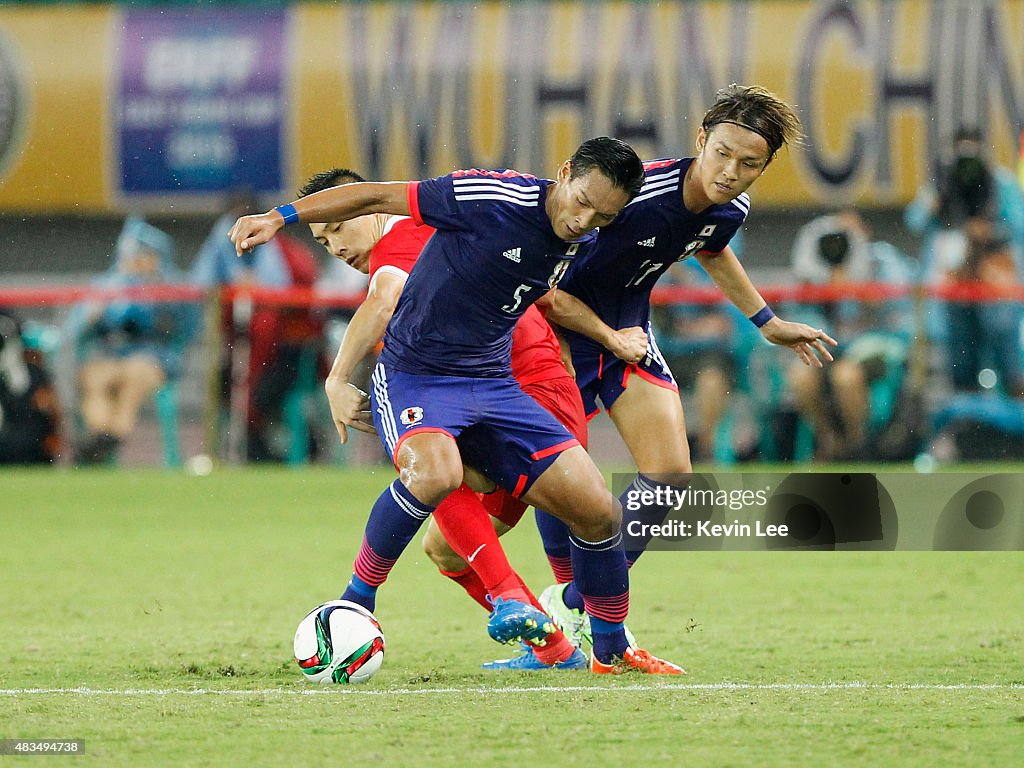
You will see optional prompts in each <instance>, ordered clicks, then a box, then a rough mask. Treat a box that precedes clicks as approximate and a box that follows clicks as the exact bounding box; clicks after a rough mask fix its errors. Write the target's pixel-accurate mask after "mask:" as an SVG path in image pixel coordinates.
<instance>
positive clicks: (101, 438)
mask: <svg viewBox="0 0 1024 768" xmlns="http://www.w3.org/2000/svg"><path fill="white" fill-rule="evenodd" d="M181 282H182V277H181V275H180V273H179V272H178V270H177V268H176V267H175V266H174V241H173V240H172V239H171V237H170V236H169V235H167V234H166V233H165V232H163V231H162V230H159V229H157V228H156V227H154V226H152V225H151V224H147V223H146V222H144V221H143V220H142V219H138V218H134V217H131V218H129V219H128V220H127V221H125V224H124V228H123V229H122V230H121V234H120V236H119V237H118V239H117V245H116V249H115V255H114V265H113V266H112V267H111V269H110V270H109V271H108V272H107V274H106V275H104V276H103V277H101V278H100V279H99V280H98V281H96V282H95V283H94V285H96V286H97V287H100V288H107V289H112V288H133V287H142V286H152V285H159V284H178V283H181ZM196 317H197V313H196V308H195V307H192V306H189V305H183V304H175V303H170V302H158V301H148V300H144V299H139V298H135V297H131V296H124V297H115V298H113V299H104V300H97V301H90V302H86V303H84V304H80V305H78V306H77V307H75V308H74V309H73V310H72V313H71V318H70V320H69V336H70V337H71V339H72V340H73V343H74V346H75V353H76V358H77V359H78V360H80V361H81V364H80V366H79V369H78V382H79V387H80V403H79V407H80V409H81V415H82V420H83V422H84V424H85V429H86V434H85V436H84V437H83V438H82V439H81V440H80V441H79V445H78V456H77V458H78V461H79V462H80V463H83V464H95V463H103V462H106V461H109V460H110V459H112V458H113V456H114V454H115V452H116V451H117V448H118V446H119V445H120V444H121V441H122V440H124V438H125V437H127V436H128V434H129V433H131V432H132V430H133V429H134V428H135V424H136V421H137V419H138V415H139V411H140V409H141V408H142V405H143V403H145V402H146V400H148V399H149V398H150V397H151V396H152V395H153V393H155V392H156V391H157V390H158V389H160V387H161V386H163V384H164V383H165V382H166V381H167V380H168V379H170V378H173V377H174V376H176V375H177V374H178V372H179V369H180V366H181V356H182V351H183V348H184V345H185V343H186V342H187V341H188V339H189V338H190V337H191V336H192V333H193V331H194V328H195V325H196Z"/></svg>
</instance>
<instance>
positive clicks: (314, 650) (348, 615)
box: [295, 600, 384, 683]
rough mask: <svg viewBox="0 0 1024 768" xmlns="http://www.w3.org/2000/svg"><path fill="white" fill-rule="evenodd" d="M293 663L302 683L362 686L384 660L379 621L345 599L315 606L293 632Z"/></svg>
mask: <svg viewBox="0 0 1024 768" xmlns="http://www.w3.org/2000/svg"><path fill="white" fill-rule="evenodd" d="M295 660H296V661H297V662H298V663H299V668H300V669H301V670H302V674H303V676H304V677H305V679H306V680H311V681H313V682H317V683H365V682H366V681H367V680H369V679H370V678H371V677H373V676H374V675H375V674H376V673H377V670H378V669H380V665H381V664H382V663H383V661H384V633H383V632H381V628H380V622H378V621H377V619H376V617H374V615H373V614H372V613H370V612H369V611H368V610H366V609H365V608H363V607H362V606H361V605H357V604H356V603H353V602H350V601H348V600H331V601H330V602H327V603H324V604H323V605H319V606H317V607H316V608H314V609H313V610H312V611H310V612H309V613H307V614H306V616H305V617H304V618H303V619H302V621H300V622H299V627H298V629H296V630H295Z"/></svg>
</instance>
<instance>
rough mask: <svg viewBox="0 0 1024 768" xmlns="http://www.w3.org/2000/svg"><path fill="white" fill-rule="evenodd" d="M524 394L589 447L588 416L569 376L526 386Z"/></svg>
mask: <svg viewBox="0 0 1024 768" xmlns="http://www.w3.org/2000/svg"><path fill="white" fill-rule="evenodd" d="M523 392H525V393H526V394H528V395H529V396H530V397H532V398H533V399H534V400H536V401H537V402H538V403H539V404H540V405H541V406H543V408H544V410H546V411H547V412H548V413H550V414H551V415H552V416H554V417H555V418H556V419H558V421H559V422H561V424H562V426H563V427H565V428H566V429H568V430H569V433H570V434H571V435H572V436H573V437H575V438H576V439H577V440H579V443H580V445H582V446H583V447H584V448H586V447H587V415H586V413H584V411H583V399H582V398H581V397H580V390H579V388H578V387H577V386H576V382H575V381H574V380H573V379H571V378H569V377H568V376H559V377H558V378H557V379H548V380H547V381H535V382H533V383H532V384H524V385H523Z"/></svg>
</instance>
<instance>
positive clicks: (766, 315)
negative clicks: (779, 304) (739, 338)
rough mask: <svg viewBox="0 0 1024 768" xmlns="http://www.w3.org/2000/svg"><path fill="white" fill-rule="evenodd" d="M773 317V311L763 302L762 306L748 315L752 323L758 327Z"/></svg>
mask: <svg viewBox="0 0 1024 768" xmlns="http://www.w3.org/2000/svg"><path fill="white" fill-rule="evenodd" d="M773 317H775V313H774V312H772V310H771V307H769V306H768V305H767V304H765V305H764V306H763V307H761V308H760V309H759V310H757V312H755V313H754V314H752V315H751V316H750V322H752V323H753V324H754V325H756V326H757V327H758V328H760V327H761V326H763V325H764V324H765V323H767V322H768V321H769V320H771V319H772V318H773Z"/></svg>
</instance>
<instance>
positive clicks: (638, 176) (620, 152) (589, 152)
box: [569, 136, 644, 200]
mask: <svg viewBox="0 0 1024 768" xmlns="http://www.w3.org/2000/svg"><path fill="white" fill-rule="evenodd" d="M595 168H596V169H597V170H599V171H600V172H601V173H602V174H604V175H605V176H607V177H608V180H609V181H611V182H612V184H614V185H615V186H616V187H618V188H619V189H621V190H623V191H624V192H626V193H627V194H628V195H629V199H630V200H632V199H633V198H634V197H636V196H637V195H638V194H640V188H641V187H642V186H643V185H644V164H643V162H642V161H641V160H640V157H639V156H638V155H637V153H636V152H635V151H634V150H633V148H632V147H631V146H629V144H627V143H626V142H624V141H622V140H620V139H613V138H611V137H610V136H598V137H597V138H593V139H587V140H586V141H585V142H583V143H582V144H580V146H579V149H577V150H576V152H575V153H574V154H573V156H572V157H571V158H569V169H570V170H569V178H570V179H575V178H577V177H579V176H585V175H586V174H588V173H590V171H592V170H594V169H595Z"/></svg>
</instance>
